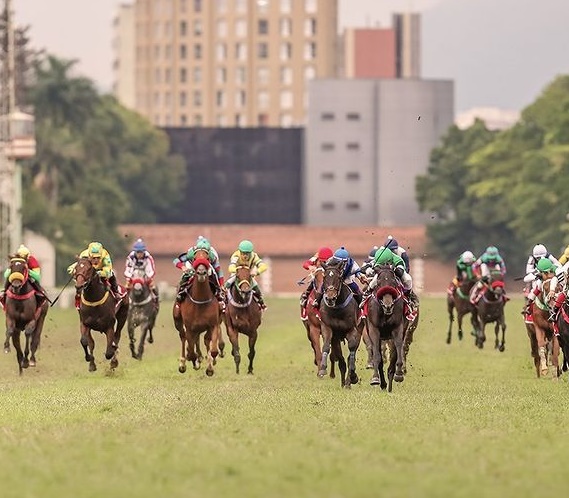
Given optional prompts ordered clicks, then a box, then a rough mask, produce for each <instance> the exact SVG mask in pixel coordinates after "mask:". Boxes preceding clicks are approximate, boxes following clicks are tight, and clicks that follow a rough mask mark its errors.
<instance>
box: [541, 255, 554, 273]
mask: <svg viewBox="0 0 569 498" xmlns="http://www.w3.org/2000/svg"><path fill="white" fill-rule="evenodd" d="M537 269H538V271H540V272H541V273H547V272H552V271H554V264H553V263H552V262H551V261H550V260H549V259H548V258H541V259H540V260H539V261H538V262H537Z"/></svg>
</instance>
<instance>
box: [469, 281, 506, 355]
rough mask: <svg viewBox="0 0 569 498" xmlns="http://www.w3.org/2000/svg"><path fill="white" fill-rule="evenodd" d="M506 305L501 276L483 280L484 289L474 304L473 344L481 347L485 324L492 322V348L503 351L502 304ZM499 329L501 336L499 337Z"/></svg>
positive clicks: (482, 345)
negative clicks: (493, 339) (475, 321)
mask: <svg viewBox="0 0 569 498" xmlns="http://www.w3.org/2000/svg"><path fill="white" fill-rule="evenodd" d="M505 305H506V290H505V287H504V282H503V281H502V279H501V278H499V279H498V278H497V277H493V278H491V279H490V281H489V282H484V290H483V291H482V295H481V297H480V299H479V301H478V303H477V304H476V306H475V308H476V317H477V321H478V323H477V327H476V329H475V340H474V344H475V345H476V346H477V347H478V348H479V349H482V348H483V347H484V342H486V334H485V330H484V329H485V328H486V324H488V323H494V324H495V325H494V334H495V336H496V338H495V341H494V349H497V350H498V351H500V352H504V350H505V349H506V319H505V316H504V306H505ZM500 330H501V331H502V337H501V339H500Z"/></svg>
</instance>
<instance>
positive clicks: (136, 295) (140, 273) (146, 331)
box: [127, 268, 158, 360]
mask: <svg viewBox="0 0 569 498" xmlns="http://www.w3.org/2000/svg"><path fill="white" fill-rule="evenodd" d="M145 277H146V275H145V273H144V270H143V269H139V268H137V269H135V271H134V274H133V276H132V288H131V290H130V293H129V300H128V318H127V329H128V338H129V347H130V354H131V355H132V357H133V358H135V359H137V360H142V355H143V354H144V343H145V342H146V340H147V339H148V342H149V343H150V344H152V343H153V342H154V337H153V335H152V329H153V328H154V325H155V324H156V316H157V315H158V304H157V302H156V301H155V300H154V294H153V293H152V290H151V289H150V286H149V285H148V280H147V279H146V278H145ZM137 327H140V341H139V343H138V348H136V338H135V335H134V333H135V330H136V328H137Z"/></svg>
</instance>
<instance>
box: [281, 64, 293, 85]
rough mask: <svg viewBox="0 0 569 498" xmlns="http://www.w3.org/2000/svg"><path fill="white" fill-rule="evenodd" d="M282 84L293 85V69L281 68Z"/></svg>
mask: <svg viewBox="0 0 569 498" xmlns="http://www.w3.org/2000/svg"><path fill="white" fill-rule="evenodd" d="M281 84H282V85H292V68H291V67H288V66H283V67H281Z"/></svg>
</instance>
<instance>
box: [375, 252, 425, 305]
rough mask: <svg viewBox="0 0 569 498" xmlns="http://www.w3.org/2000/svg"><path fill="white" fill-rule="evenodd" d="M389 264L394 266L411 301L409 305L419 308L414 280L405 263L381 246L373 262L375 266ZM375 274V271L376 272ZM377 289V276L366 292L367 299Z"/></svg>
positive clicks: (404, 292) (404, 291)
mask: <svg viewBox="0 0 569 498" xmlns="http://www.w3.org/2000/svg"><path fill="white" fill-rule="evenodd" d="M385 264H389V265H392V266H393V270H394V272H395V275H396V276H397V277H398V278H399V279H400V280H401V284H402V287H403V294H405V296H406V297H407V298H408V299H409V303H410V304H411V305H412V306H413V307H414V308H417V307H418V306H419V299H418V297H417V295H416V294H415V292H413V279H412V278H411V275H409V273H408V272H407V268H406V265H405V261H404V260H403V258H402V257H400V256H399V255H397V254H395V253H394V252H393V251H391V250H390V249H388V248H387V247H384V246H381V247H379V248H378V249H377V251H376V253H375V257H374V260H373V266H374V267H375V266H379V265H385ZM374 273H375V271H374ZM376 287H377V274H376V275H375V276H374V277H373V279H372V280H371V282H370V283H369V286H368V288H367V290H366V294H365V298H366V299H367V297H368V296H370V295H371V294H372V293H373V291H374V289H375V288H376Z"/></svg>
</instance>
